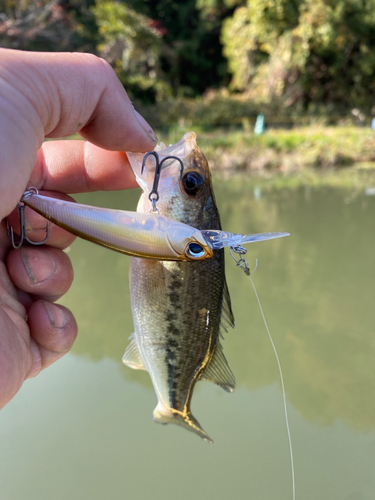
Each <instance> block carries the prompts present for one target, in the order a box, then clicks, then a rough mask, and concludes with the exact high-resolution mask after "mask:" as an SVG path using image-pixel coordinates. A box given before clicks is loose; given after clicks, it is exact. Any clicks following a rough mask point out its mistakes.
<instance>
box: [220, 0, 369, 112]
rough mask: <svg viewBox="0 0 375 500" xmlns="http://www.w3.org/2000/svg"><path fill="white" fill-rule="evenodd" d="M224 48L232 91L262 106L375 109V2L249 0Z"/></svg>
mask: <svg viewBox="0 0 375 500" xmlns="http://www.w3.org/2000/svg"><path fill="white" fill-rule="evenodd" d="M222 40H223V44H224V53H225V55H226V56H227V58H228V61H229V68H230V70H231V72H232V74H233V79H232V83H231V85H232V88H233V89H237V90H240V91H246V92H247V94H248V96H249V98H252V99H254V100H255V101H257V102H259V103H262V102H263V103H270V102H272V101H275V100H276V101H279V102H280V103H281V104H282V105H283V106H286V107H288V106H291V105H294V106H298V105H300V106H302V108H303V109H305V110H307V109H309V108H310V109H313V108H314V107H315V106H316V104H319V103H325V104H326V105H328V106H331V108H332V107H336V108H338V107H341V108H342V109H348V107H349V106H361V107H362V108H363V109H367V111H368V112H369V111H370V110H371V108H372V107H373V105H374V100H373V97H372V96H373V93H374V91H375V53H374V50H373V47H374V44H375V0H368V1H366V2H362V1H359V0H349V1H347V0H251V1H250V0H248V1H247V4H246V6H241V7H238V8H237V9H236V11H235V12H234V14H233V16H232V17H231V18H228V19H227V20H226V21H225V23H224V27H223V32H222Z"/></svg>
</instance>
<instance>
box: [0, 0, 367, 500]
mask: <svg viewBox="0 0 375 500" xmlns="http://www.w3.org/2000/svg"><path fill="white" fill-rule="evenodd" d="M0 46H2V47H9V48H15V49H22V50H41V51H82V52H91V53H94V54H97V55H99V56H101V57H104V58H105V59H106V60H107V61H108V62H109V63H110V64H111V65H112V66H113V68H114V70H115V71H116V73H117V75H118V77H119V79H120V80H121V82H122V83H123V84H124V86H125V88H126V90H127V92H128V93H129V95H130V98H131V99H132V101H133V102H134V104H135V106H136V108H137V109H138V111H140V112H141V113H142V114H143V115H144V116H145V117H146V118H147V120H148V121H149V123H150V124H151V125H152V126H153V127H154V129H155V130H156V132H157V134H158V136H159V138H160V139H161V140H162V141H163V142H165V143H167V144H168V143H173V142H176V141H177V140H179V139H180V138H181V137H182V134H183V133H185V132H186V131H188V130H194V131H195V132H197V135H198V144H199V146H200V147H201V149H202V151H203V152H204V154H205V155H206V156H207V158H208V161H209V164H210V167H211V171H212V174H213V182H214V188H215V193H216V201H217V205H218V207H219V210H220V213H221V217H222V223H223V228H224V229H225V230H228V231H232V232H239V233H255V232H268V231H289V232H290V233H291V236H290V237H289V238H284V239H282V240H274V241H269V242H263V243H258V244H256V245H251V246H249V251H248V255H247V259H248V263H249V265H250V267H251V268H253V267H254V266H255V260H256V259H258V268H257V270H256V273H255V274H254V275H253V279H254V282H255V284H256V286H257V288H258V291H259V295H260V299H261V301H262V303H263V307H264V311H265V314H266V318H267V321H268V324H269V326H270V329H271V333H272V335H273V337H274V341H275V344H276V347H277V349H278V351H279V356H280V362H281V366H282V368H283V371H284V377H285V385H286V393H287V405H288V410H289V414H290V428H291V434H292V441H293V446H294V459H295V472H296V491H297V499H301V500H317V499H319V500H373V499H374V498H375V474H374V466H375V407H374V401H375V399H374V394H375V376H374V374H375V370H374V366H375V363H374V361H375V308H374V301H375V121H373V118H374V117H375V0H251V1H250V0H247V1H246V0H243V1H238V0H184V1H182V0H180V1H168V0H144V1H141V0H129V1H113V0H111V1H108V0H103V1H100V0H97V1H96V2H95V1H91V0H87V1H79V0H60V1H52V2H47V1H28V0H23V1H22V0H19V1H16V0H0ZM139 195H140V192H139V190H132V191H130V192H125V193H124V192H118V193H90V194H84V195H79V196H77V200H78V201H80V202H82V203H87V204H90V205H97V206H103V207H113V208H119V209H127V210H135V207H136V204H137V199H138V198H139ZM69 256H70V257H71V259H72V262H73V266H74V269H75V276H76V278H75V281H74V284H73V286H72V288H71V290H70V291H69V293H68V294H67V295H66V296H65V297H64V298H63V299H62V300H61V302H62V303H63V304H64V305H66V306H67V307H69V308H71V309H72V311H73V313H74V314H75V316H76V318H77V322H78V325H79V335H78V338H77V341H76V343H75V345H74V347H73V349H72V351H71V352H70V353H69V354H68V355H67V356H65V357H64V358H63V359H61V360H60V361H59V362H58V363H56V364H55V365H53V366H51V367H50V368H48V370H46V371H44V372H43V373H42V374H41V375H39V376H38V377H37V378H36V379H35V380H31V381H27V382H26V383H25V384H24V386H23V388H22V390H21V391H20V393H19V394H18V395H17V396H16V397H15V398H14V399H13V400H12V401H11V402H10V403H9V404H8V405H7V406H6V407H5V408H4V409H3V410H2V411H1V412H0V498H1V500H3V499H4V500H29V499H34V498H38V500H51V499H53V500H60V499H61V500H65V499H69V500H75V499H77V500H78V499H79V500H81V499H90V500H102V499H103V498H107V499H110V500H112V499H116V500H117V499H120V498H121V499H123V498H126V499H128V498H129V499H135V500H145V499H149V498H152V499H153V500H158V499H163V500H169V499H172V498H176V497H178V498H179V499H180V500H188V499H189V500H191V499H194V500H221V499H223V500H224V499H225V500H227V499H228V498H236V499H237V498H251V499H254V500H263V499H264V500H273V499H275V500H289V499H291V498H292V487H291V469H290V458H289V451H288V441H287V435H286V428H285V421H284V415H283V402H282V397H281V388H280V379H279V373H278V370H277V364H276V360H275V357H274V354H273V351H272V348H271V344H270V343H269V340H268V338H267V335H266V331H265V329H264V325H263V322H262V318H261V315H260V312H259V309H258V306H257V303H256V300H255V297H254V294H253V292H252V289H251V286H250V283H249V282H248V280H247V279H246V278H245V276H244V275H243V274H241V272H240V270H238V269H237V268H236V266H235V263H234V262H233V261H232V260H231V259H230V257H229V255H228V256H227V257H228V258H227V263H226V267H227V279H228V285H229V289H230V293H231V296H232V303H233V310H234V315H235V318H236V328H235V330H234V331H230V332H228V333H226V334H225V341H224V342H223V345H224V352H225V354H226V357H227V359H228V361H229V364H230V366H231V368H232V370H233V372H234V374H235V376H236V380H237V389H236V392H235V393H234V394H226V393H224V392H223V391H221V390H220V388H218V387H216V386H214V385H213V384H209V383H199V384H197V387H196V389H195V391H194V395H193V398H192V410H193V413H194V415H195V416H196V418H197V419H198V420H199V421H200V423H201V424H202V426H203V427H204V429H205V430H206V431H207V432H208V434H209V435H210V436H211V437H212V438H213V439H214V441H215V443H214V444H213V445H212V446H208V445H207V444H205V443H203V442H201V441H200V440H199V439H198V438H197V437H196V436H194V435H192V434H190V433H188V432H186V431H184V430H183V429H180V428H177V427H176V426H167V427H162V426H157V425H156V424H153V423H152V421H151V420H152V410H153V408H154V406H155V405H156V398H155V394H154V391H153V388H152V385H151V383H150V379H149V377H148V374H147V373H144V372H142V373H139V372H137V371H132V370H130V369H129V368H127V367H125V366H123V365H122V363H121V356H122V354H123V352H124V350H125V348H126V346H127V344H128V340H127V339H128V337H129V335H130V334H131V333H132V331H133V326H132V318H131V312H130V292H129V290H128V271H129V258H128V257H126V256H123V255H120V254H116V253H113V252H112V253H111V252H110V251H108V250H106V249H104V248H101V247H97V246H95V245H91V244H90V243H87V242H85V241H82V240H80V241H77V242H76V243H75V244H74V245H72V247H71V249H69ZM98 284H99V286H98Z"/></svg>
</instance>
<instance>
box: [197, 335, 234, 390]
mask: <svg viewBox="0 0 375 500" xmlns="http://www.w3.org/2000/svg"><path fill="white" fill-rule="evenodd" d="M201 380H209V381H210V382H213V383H214V384H217V385H219V386H220V387H222V388H223V389H224V390H225V391H228V392H233V391H234V388H235V386H236V379H235V378H234V375H233V373H232V370H231V369H230V368H229V365H228V361H227V360H226V357H225V356H224V353H223V348H222V347H221V344H220V343H219V342H218V343H217V345H216V348H215V352H214V355H213V356H212V358H211V361H210V362H209V363H208V366H207V368H206V369H205V370H204V372H203V374H202V375H201Z"/></svg>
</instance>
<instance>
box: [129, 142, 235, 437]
mask: <svg viewBox="0 0 375 500" xmlns="http://www.w3.org/2000/svg"><path fill="white" fill-rule="evenodd" d="M127 154H128V157H129V161H130V164H131V166H132V168H133V171H134V173H135V175H136V178H137V181H138V183H139V185H140V186H141V188H142V189H143V193H142V195H141V197H140V199H139V202H138V206H137V211H138V212H140V213H148V212H149V211H150V209H152V206H151V202H150V200H149V197H148V194H149V193H150V191H151V187H152V181H153V178H154V173H155V166H154V165H152V164H151V162H150V163H149V164H147V162H146V168H145V169H144V172H143V174H142V173H141V170H142V168H141V167H142V159H143V156H142V155H139V154H136V153H127ZM158 154H159V157H160V158H165V157H167V156H169V155H175V156H177V157H178V158H180V159H181V160H182V162H183V172H182V173H181V175H180V164H179V163H178V162H177V161H175V160H170V161H166V162H165V167H164V168H163V169H162V171H161V174H160V182H159V200H158V204H157V208H158V210H159V212H160V215H161V216H165V217H168V218H172V219H175V220H177V221H179V222H182V223H184V224H187V225H189V226H192V227H194V228H196V229H199V230H201V231H202V233H204V232H205V231H207V234H218V232H219V231H221V223H220V216H219V211H218V209H217V206H216V202H215V196H214V191H213V187H212V181H211V174H210V170H209V166H208V162H207V160H206V158H205V156H204V155H203V153H202V151H201V150H200V149H199V147H198V146H197V144H196V135H195V133H194V132H189V133H187V134H185V135H184V137H183V138H182V139H181V140H180V141H179V142H177V143H176V144H175V145H172V146H170V147H168V148H165V149H162V150H159V151H158ZM218 248H219V249H217V250H215V252H214V254H213V255H212V256H211V258H209V259H205V260H200V261H196V262H181V261H173V262H172V261H161V260H159V261H158V260H150V259H135V258H132V259H131V269H130V290H131V308H132V314H133V322H134V329H135V331H134V333H133V335H132V336H131V343H130V344H129V346H128V347H127V349H126V351H125V354H124V356H123V362H124V363H125V364H126V365H127V366H129V367H131V368H133V369H140V370H146V371H148V373H149V375H150V377H151V380H152V383H153V386H154V389H155V392H156V396H157V399H158V403H157V406H156V408H155V409H154V412H153V418H154V421H155V422H157V423H161V424H177V425H179V426H181V427H183V428H185V429H187V430H189V431H191V432H193V433H195V434H197V435H199V436H200V437H201V438H203V439H204V440H205V441H208V442H212V440H211V438H210V437H209V435H208V434H207V433H206V432H205V431H204V430H203V428H202V426H201V425H200V423H199V422H198V420H197V419H196V418H195V417H194V416H193V414H192V412H191V408H190V406H191V400H192V395H193V391H194V387H195V385H196V383H197V382H198V381H199V380H208V381H211V382H213V383H215V384H217V385H218V386H220V387H222V388H223V389H224V390H226V391H228V392H233V391H234V389H235V377H234V375H233V373H232V371H231V369H230V367H229V365H228V362H227V360H226V358H225V355H224V353H223V348H222V344H221V341H220V331H221V328H225V329H226V328H227V327H228V326H229V327H234V316H233V312H232V307H231V300H230V295H229V291H228V286H227V283H226V278H225V265H224V250H223V248H222V247H221V248H220V246H219V247H218Z"/></svg>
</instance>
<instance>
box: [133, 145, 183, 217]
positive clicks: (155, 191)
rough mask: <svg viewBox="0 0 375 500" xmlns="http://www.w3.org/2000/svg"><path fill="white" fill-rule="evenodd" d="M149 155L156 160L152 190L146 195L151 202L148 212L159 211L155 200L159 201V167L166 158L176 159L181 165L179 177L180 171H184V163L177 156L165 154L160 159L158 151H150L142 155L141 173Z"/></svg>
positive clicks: (160, 167)
mask: <svg viewBox="0 0 375 500" xmlns="http://www.w3.org/2000/svg"><path fill="white" fill-rule="evenodd" d="M149 156H154V158H155V161H156V168H155V176H154V182H153V185H152V190H151V191H150V194H149V195H148V199H149V200H150V201H151V203H152V209H151V210H150V212H157V213H159V210H158V209H157V208H156V202H157V201H159V192H158V186H159V180H160V174H161V169H162V165H163V163H164V162H165V161H166V160H177V161H178V162H179V163H180V165H181V169H180V178H181V177H182V172H183V171H184V164H183V163H182V161H181V159H180V158H178V157H177V156H166V157H165V158H163V159H162V161H160V160H159V155H158V153H157V152H156V151H150V152H149V153H146V154H145V155H144V157H143V161H142V167H141V175H142V174H143V171H144V169H145V165H146V160H147V158H148V157H149Z"/></svg>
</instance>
